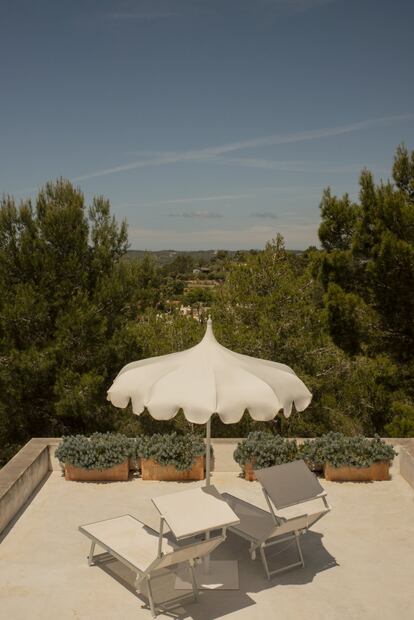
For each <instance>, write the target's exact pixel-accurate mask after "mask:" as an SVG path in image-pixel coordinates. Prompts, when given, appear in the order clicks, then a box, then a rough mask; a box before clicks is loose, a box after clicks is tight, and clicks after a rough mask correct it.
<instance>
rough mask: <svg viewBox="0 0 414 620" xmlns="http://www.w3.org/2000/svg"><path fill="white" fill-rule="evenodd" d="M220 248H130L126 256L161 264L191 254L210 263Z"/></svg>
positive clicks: (298, 252) (196, 259)
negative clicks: (149, 258)
mask: <svg viewBox="0 0 414 620" xmlns="http://www.w3.org/2000/svg"><path fill="white" fill-rule="evenodd" d="M217 252H218V250H128V251H127V253H126V258H127V259H129V260H135V259H138V260H140V259H143V258H144V256H146V255H150V256H152V257H153V258H154V259H155V260H156V261H157V263H158V264H159V265H168V263H172V261H173V260H174V259H175V258H177V256H180V255H181V256H191V258H192V259H193V260H194V263H196V264H199V263H200V262H201V263H209V262H210V261H211V260H212V259H213V258H214V256H215V255H216V254H217ZM227 252H228V254H229V256H230V257H231V256H234V254H235V253H236V252H235V250H227ZM288 252H291V253H292V254H301V253H302V250H288Z"/></svg>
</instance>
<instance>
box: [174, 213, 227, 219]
mask: <svg viewBox="0 0 414 620" xmlns="http://www.w3.org/2000/svg"><path fill="white" fill-rule="evenodd" d="M167 215H168V217H190V218H198V219H201V220H210V219H216V218H219V217H223V215H222V214H221V213H215V212H214V211H182V212H181V213H168V214H167Z"/></svg>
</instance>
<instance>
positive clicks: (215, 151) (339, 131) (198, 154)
mask: <svg viewBox="0 0 414 620" xmlns="http://www.w3.org/2000/svg"><path fill="white" fill-rule="evenodd" d="M413 118H414V113H410V114H400V115H395V116H383V117H381V118H374V119H367V120H364V121H359V122H356V123H349V124H346V125H338V126H336V127H324V128H321V129H312V130H307V131H297V132H292V133H287V134H273V135H270V136H264V137H260V138H253V139H250V140H241V141H238V142H231V143H228V144H222V145H219V146H212V147H207V148H201V149H194V150H189V151H182V152H175V153H171V152H167V153H161V154H160V155H158V156H156V157H150V158H147V159H139V160H137V161H133V162H130V163H128V164H122V165H120V166H114V167H112V168H105V169H103V170H97V171H95V172H90V173H88V174H84V175H81V176H78V177H75V178H74V179H73V180H74V181H85V180H87V179H93V178H96V177H103V176H107V175H110V174H116V173H118V172H126V171H128V170H136V169H139V168H146V167H148V166H161V165H164V166H165V165H168V164H177V163H182V162H195V161H212V160H213V161H214V160H215V159H217V158H219V157H221V161H222V162H223V161H224V162H226V158H224V157H223V156H224V155H226V154H227V153H232V152H234V151H240V150H245V149H252V148H258V147H263V146H274V145H279V144H293V143H295V142H305V141H312V140H320V139H322V138H329V137H334V136H339V135H343V134H347V133H354V132H358V131H364V130H368V129H372V128H374V127H380V126H386V125H391V124H393V123H397V122H402V121H404V120H410V119H413ZM241 159H243V158H241ZM236 161H237V158H236V159H235V158H233V163H236ZM249 161H250V164H251V165H254V162H255V161H257V160H255V159H250V160H249ZM261 161H262V164H263V165H265V164H264V163H263V162H265V161H266V160H261ZM284 163H285V164H286V162H284ZM290 164H292V162H290ZM239 165H243V162H242V161H241V160H240V161H239ZM278 165H280V162H279V164H278Z"/></svg>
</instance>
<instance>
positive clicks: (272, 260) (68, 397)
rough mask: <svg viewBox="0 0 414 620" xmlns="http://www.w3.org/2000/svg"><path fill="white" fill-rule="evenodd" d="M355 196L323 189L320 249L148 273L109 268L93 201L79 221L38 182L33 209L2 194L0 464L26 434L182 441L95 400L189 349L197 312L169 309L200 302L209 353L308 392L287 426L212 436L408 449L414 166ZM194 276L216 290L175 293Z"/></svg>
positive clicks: (120, 236)
mask: <svg viewBox="0 0 414 620" xmlns="http://www.w3.org/2000/svg"><path fill="white" fill-rule="evenodd" d="M360 185H361V192H360V199H359V201H358V202H357V203H353V202H352V201H351V200H350V198H349V196H347V195H345V196H343V197H341V198H338V197H336V196H334V195H333V194H332V192H331V191H330V190H329V189H327V190H325V192H324V194H323V197H322V202H321V220H322V221H321V226H320V230H319V234H320V240H321V245H322V249H321V250H317V249H316V248H309V250H307V251H306V252H303V253H290V252H287V251H286V250H285V248H284V244H283V239H282V238H281V237H280V236H278V237H277V238H276V239H275V240H273V241H271V242H269V243H268V244H267V246H266V248H265V249H264V250H262V251H247V252H237V253H227V252H219V253H214V254H213V255H212V256H210V257H209V258H208V260H206V261H205V262H203V261H202V262H201V263H200V258H197V257H195V256H191V255H188V254H181V253H178V254H177V255H174V256H170V259H171V260H168V261H163V262H162V264H160V262H159V261H157V260H155V259H154V257H152V256H151V255H149V254H143V255H142V256H140V260H123V258H124V257H125V256H126V252H127V247H128V243H127V228H126V224H125V223H121V224H119V223H117V222H116V221H115V219H114V218H113V216H112V215H111V213H110V205H109V203H108V201H106V200H105V199H104V198H102V197H96V198H95V199H94V200H93V202H92V205H91V206H90V207H89V208H87V206H86V205H85V201H84V197H83V195H82V193H81V192H80V190H78V189H76V188H74V187H73V186H72V185H71V184H70V183H69V182H68V181H64V180H59V181H57V182H56V183H49V184H47V185H46V186H45V187H44V188H43V189H42V190H41V191H40V193H39V195H38V197H37V199H36V201H35V204H31V202H30V201H25V202H23V203H21V204H19V205H17V204H16V203H15V201H14V199H13V198H12V197H9V196H6V197H4V198H3V200H2V202H1V208H0V334H1V339H0V347H1V351H0V355H1V358H0V359H1V364H0V446H1V460H2V461H3V462H5V461H6V460H7V458H9V457H10V456H11V455H12V454H13V453H14V452H15V451H16V450H17V449H18V447H19V446H20V445H22V444H23V443H24V442H25V441H27V440H28V439H29V438H30V437H33V436H59V435H62V434H69V433H86V434H88V433H92V432H94V431H100V432H105V431H108V430H116V431H119V432H122V433H126V434H128V433H131V434H136V433H137V432H140V431H144V432H146V433H151V432H172V431H174V430H177V431H179V432H180V431H182V430H186V429H187V430H188V429H189V428H190V425H189V424H188V423H187V422H186V421H185V420H184V419H183V418H182V416H180V415H179V416H177V418H176V419H175V420H173V421H171V422H165V423H159V422H155V421H153V420H152V419H151V418H150V417H149V416H148V415H147V414H144V415H142V416H141V417H140V418H137V417H136V416H133V415H132V414H131V412H130V410H126V411H121V410H117V409H115V408H114V407H112V405H110V404H109V403H108V402H107V401H106V390H107V389H108V387H109V386H110V384H111V382H112V380H113V378H114V377H115V375H116V374H117V371H118V370H119V369H120V368H121V367H122V366H123V365H124V364H125V363H127V362H129V361H131V360H134V359H141V358H145V357H148V356H152V355H161V354H164V353H170V352H172V351H177V350H182V349H184V348H187V347H189V346H191V345H193V344H195V343H196V342H197V341H198V340H199V339H200V337H201V336H202V334H203V332H204V325H203V315H202V314H201V321H195V320H193V319H191V318H187V317H184V316H182V315H181V314H180V312H179V310H178V307H179V305H180V304H181V303H183V302H185V303H189V304H199V305H200V304H201V305H203V304H204V305H208V306H209V308H210V311H211V313H212V315H213V318H214V326H215V331H216V334H217V336H218V338H219V340H220V341H221V342H222V343H223V344H224V345H225V346H228V347H230V348H232V349H234V350H236V351H239V352H242V353H246V354H248V355H254V356H258V357H264V358H267V359H272V360H277V361H280V362H284V363H286V364H289V365H290V366H292V367H293V368H294V369H295V371H296V372H297V373H298V375H299V376H300V377H301V378H302V379H303V380H304V382H305V383H306V384H307V385H308V386H309V388H310V389H311V391H312V392H313V394H314V398H313V402H312V404H311V406H310V407H309V408H308V409H307V410H306V411H305V412H303V413H301V414H298V413H294V414H293V415H292V416H291V418H290V419H289V420H285V419H284V418H283V417H278V418H277V419H276V420H275V422H272V423H267V424H258V423H255V422H253V421H252V420H251V419H250V417H249V416H246V415H245V416H244V417H243V419H242V421H241V422H240V423H239V424H237V425H230V426H225V425H223V424H221V423H220V422H219V420H218V418H217V419H214V420H213V433H215V434H216V435H233V436H241V435H246V434H247V433H248V432H250V431H252V430H263V429H265V428H267V429H271V430H272V431H274V432H275V431H277V432H279V433H280V434H282V435H285V436H293V435H301V436H314V435H321V434H322V433H325V432H328V431H340V432H343V433H345V434H347V435H354V434H358V433H363V434H366V435H373V434H374V433H379V434H381V435H386V434H389V435H391V436H413V435H414V378H413V377H414V372H413V371H414V323H413V316H414V153H411V154H410V153H409V152H408V151H407V150H406V149H405V148H404V147H400V148H399V149H398V150H397V153H396V157H395V163H394V168H393V182H388V183H382V182H381V183H379V184H376V183H375V182H374V179H373V176H372V174H371V173H369V172H368V171H365V170H364V171H363V172H362V174H361V178H360ZM204 258H205V257H204ZM201 266H203V268H204V269H205V270H204V271H201V270H200V269H198V268H199V267H201ZM195 269H196V270H197V269H198V270H199V271H200V273H198V274H197V275H196V276H195V274H194V273H193V272H194V270H195ZM194 277H197V282H198V283H199V282H201V283H202V281H203V278H204V279H211V280H212V281H215V282H217V286H214V287H213V288H212V289H211V290H210V289H209V288H208V289H207V288H204V289H203V287H202V286H199V285H198V284H197V282H196V285H195V286H194V287H192V288H189V287H188V281H189V279H192V278H194ZM192 430H193V431H194V432H203V429H197V428H193V429H192Z"/></svg>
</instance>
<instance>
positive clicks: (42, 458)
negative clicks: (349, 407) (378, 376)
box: [0, 437, 414, 533]
mask: <svg viewBox="0 0 414 620" xmlns="http://www.w3.org/2000/svg"><path fill="white" fill-rule="evenodd" d="M292 439H293V438H292ZM296 439H297V440H298V441H299V442H301V441H303V439H302V438H296ZM240 440H241V439H240V438H233V437H223V438H212V440H211V443H212V445H213V447H214V448H215V458H214V469H215V470H216V471H221V472H237V471H239V469H240V468H239V466H238V465H237V463H236V462H235V461H234V460H233V450H234V448H235V446H236V444H237V442H239V441H240ZM60 441H61V439H60V438H59V437H38V438H33V439H31V440H30V441H29V442H28V443H27V444H26V445H25V446H23V448H22V449H21V450H20V451H19V452H18V453H17V454H16V455H15V456H14V457H13V458H12V459H11V460H10V461H9V462H8V463H6V465H5V466H4V467H3V468H2V469H1V470H0V533H1V532H2V531H3V530H4V529H5V528H6V527H7V525H8V524H9V523H10V521H12V519H13V518H14V517H15V516H16V514H17V513H18V512H19V510H20V509H21V508H22V506H23V505H24V504H25V502H26V501H27V500H28V499H29V498H30V496H31V495H32V494H33V493H34V492H35V490H36V488H37V487H38V486H39V485H40V484H41V483H42V481H43V480H44V479H45V478H46V476H47V475H48V473H49V472H50V471H56V470H59V469H60V465H59V462H58V461H57V459H56V458H55V456H54V452H55V449H56V447H57V445H58V444H59V442H60ZM385 441H386V442H387V443H390V444H392V445H394V446H395V447H397V448H398V451H399V463H400V473H401V475H402V476H403V477H404V478H405V479H406V480H407V482H408V483H409V484H410V485H411V486H412V487H413V488H414V438H401V439H400V438H391V439H390V438H386V439H385Z"/></svg>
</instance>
